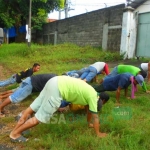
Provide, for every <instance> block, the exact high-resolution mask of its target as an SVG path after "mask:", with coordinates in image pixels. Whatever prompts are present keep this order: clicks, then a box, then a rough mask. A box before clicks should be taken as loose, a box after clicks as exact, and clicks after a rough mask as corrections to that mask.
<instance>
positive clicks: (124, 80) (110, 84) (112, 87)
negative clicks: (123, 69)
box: [102, 73, 133, 91]
mask: <svg viewBox="0 0 150 150" xmlns="http://www.w3.org/2000/svg"><path fill="white" fill-rule="evenodd" d="M131 76H133V75H132V74H130V73H124V74H118V75H116V76H114V77H111V78H106V79H104V82H103V83H102V84H103V87H104V89H105V91H116V90H117V88H118V87H121V88H122V89H125V88H127V87H128V86H129V85H130V84H131V81H130V77H131Z"/></svg>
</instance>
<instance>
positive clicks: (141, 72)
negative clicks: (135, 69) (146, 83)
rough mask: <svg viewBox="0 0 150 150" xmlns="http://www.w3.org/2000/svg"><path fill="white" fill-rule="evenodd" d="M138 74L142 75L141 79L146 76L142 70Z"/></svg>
mask: <svg viewBox="0 0 150 150" xmlns="http://www.w3.org/2000/svg"><path fill="white" fill-rule="evenodd" d="M139 74H140V75H142V76H143V78H146V76H147V73H146V72H145V71H144V70H141V71H140V72H139Z"/></svg>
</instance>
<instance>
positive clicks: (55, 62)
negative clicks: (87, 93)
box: [0, 43, 150, 150]
mask: <svg viewBox="0 0 150 150" xmlns="http://www.w3.org/2000/svg"><path fill="white" fill-rule="evenodd" d="M122 58H123V56H120V54H119V52H115V53H112V52H110V51H102V50H101V49H100V48H92V47H90V46H85V47H79V46H77V45H74V44H70V43H65V44H60V45H56V46H53V45H45V46H41V45H34V44H32V45H31V48H28V47H27V45H26V44H23V43H21V44H15V43H14V44H9V45H7V44H3V45H2V46H1V47H0V64H1V65H2V66H3V67H4V74H5V75H6V77H9V76H10V75H11V73H12V74H13V73H16V72H18V71H21V70H22V69H25V68H28V67H31V66H32V65H33V63H35V62H38V63H40V64H41V70H40V71H39V72H38V74H41V73H57V74H59V75H61V74H62V73H64V72H66V71H69V70H75V69H81V68H82V67H86V66H88V65H89V64H92V63H94V62H97V61H105V62H109V63H111V62H114V61H118V62H119V63H120V64H121V63H122ZM133 61H134V60H133ZM110 69H111V70H112V68H110ZM5 70H6V71H5ZM7 70H9V72H7ZM101 78H103V76H99V79H101ZM17 86H18V85H17V84H16V85H12V86H9V87H8V89H13V88H16V87H17ZM147 88H148V89H150V85H148V84H147ZM130 91H131V89H130V88H129V94H130ZM108 93H109V94H110V100H109V102H108V103H107V104H106V105H104V106H103V109H102V110H101V112H100V113H99V120H100V124H101V126H100V129H101V132H106V133H108V136H107V137H106V138H103V139H101V138H98V137H96V134H95V132H94V130H93V129H91V128H88V126H87V122H86V115H85V113H83V112H78V113H73V112H68V113H65V114H60V113H55V115H54V117H53V118H52V119H51V121H50V123H49V124H39V125H38V126H36V127H34V128H32V129H31V132H30V134H29V135H28V136H27V137H28V138H29V141H28V142H27V143H23V144H22V143H21V144H19V143H17V144H15V146H19V147H21V148H22V149H25V150H37V149H38V150H49V149H51V150H77V149H78V150H84V149H86V150H100V149H103V150H141V149H142V150H148V149H150V140H149V136H150V119H149V114H150V109H149V108H150V99H149V94H146V93H145V92H143V90H142V88H141V87H140V86H138V92H137V93H136V99H134V100H128V99H126V98H125V97H124V91H123V90H122V91H121V97H120V102H121V104H122V105H121V106H120V107H119V108H116V107H115V102H116V92H108ZM38 94H39V93H34V94H32V95H30V96H29V97H28V98H26V99H25V100H24V101H23V102H21V103H20V106H19V107H18V110H16V111H17V112H16V114H17V113H19V112H20V111H21V110H22V109H25V108H27V107H28V106H29V105H30V104H31V103H32V101H33V100H34V99H35V98H36V97H37V96H38ZM11 115H12V116H8V117H6V118H2V119H1V120H0V124H5V125H6V126H5V128H8V127H9V131H10V130H12V129H13V128H14V125H15V124H16V122H15V121H14V116H13V115H14V114H13V113H12V114H11ZM8 135H9V133H8V132H3V134H1V135H0V141H1V142H0V143H1V144H2V143H3V144H7V145H10V146H12V144H11V143H10V142H9V137H8ZM4 139H5V140H4ZM13 146H14V145H13Z"/></svg>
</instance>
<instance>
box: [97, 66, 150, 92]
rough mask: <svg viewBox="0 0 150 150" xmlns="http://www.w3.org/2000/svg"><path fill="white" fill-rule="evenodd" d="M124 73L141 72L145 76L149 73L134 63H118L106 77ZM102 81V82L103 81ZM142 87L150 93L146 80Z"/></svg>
mask: <svg viewBox="0 0 150 150" xmlns="http://www.w3.org/2000/svg"><path fill="white" fill-rule="evenodd" d="M122 73H130V74H132V75H133V76H136V75H138V74H140V75H142V76H143V78H146V75H147V74H146V72H145V71H144V70H142V69H140V68H138V67H135V66H132V65H118V66H116V67H114V69H113V70H112V72H111V73H110V74H108V75H107V76H106V77H105V78H104V79H106V78H109V77H113V76H116V75H117V74H122ZM100 83H102V81H101V82H100ZM142 88H143V90H144V91H145V92H146V93H150V91H148V90H147V87H146V84H145V82H143V85H142Z"/></svg>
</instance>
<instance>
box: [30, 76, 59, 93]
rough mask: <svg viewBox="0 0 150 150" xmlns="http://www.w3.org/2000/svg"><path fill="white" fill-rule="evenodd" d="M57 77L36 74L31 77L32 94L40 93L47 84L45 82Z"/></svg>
mask: <svg viewBox="0 0 150 150" xmlns="http://www.w3.org/2000/svg"><path fill="white" fill-rule="evenodd" d="M55 76H57V75H56V74H53V73H51V74H38V75H34V76H31V82H32V86H33V90H32V92H41V91H42V90H43V88H44V86H45V84H46V83H47V81H48V80H49V79H51V78H53V77H55Z"/></svg>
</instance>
